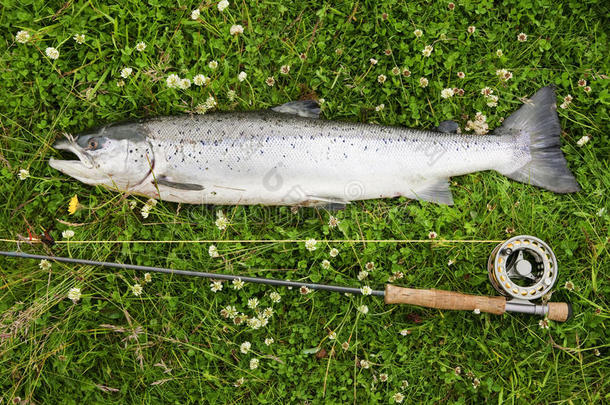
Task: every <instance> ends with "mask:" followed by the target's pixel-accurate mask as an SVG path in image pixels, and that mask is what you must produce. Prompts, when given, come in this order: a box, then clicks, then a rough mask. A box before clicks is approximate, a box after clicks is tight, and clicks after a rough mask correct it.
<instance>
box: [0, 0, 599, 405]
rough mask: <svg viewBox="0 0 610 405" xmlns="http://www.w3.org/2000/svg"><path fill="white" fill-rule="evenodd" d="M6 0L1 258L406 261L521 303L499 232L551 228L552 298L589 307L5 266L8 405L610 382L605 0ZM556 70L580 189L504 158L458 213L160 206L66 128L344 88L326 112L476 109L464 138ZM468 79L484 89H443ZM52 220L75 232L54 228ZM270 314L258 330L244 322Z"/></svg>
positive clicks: (404, 117) (237, 266)
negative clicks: (101, 168)
mask: <svg viewBox="0 0 610 405" xmlns="http://www.w3.org/2000/svg"><path fill="white" fill-rule="evenodd" d="M2 3H3V4H2V7H1V8H0V76H1V78H2V80H1V83H2V84H1V91H0V130H1V134H2V135H1V138H0V180H1V181H0V207H1V208H0V212H1V214H0V239H1V241H0V249H1V250H16V249H20V250H22V251H25V252H29V253H40V254H50V253H52V254H54V255H58V256H71V257H78V258H87V259H94V260H106V261H117V262H128V263H134V264H142V265H153V266H165V267H172V268H176V269H189V270H200V271H211V272H226V273H231V274H238V275H243V276H247V275H249V276H265V277H276V278H283V279H291V280H301V281H303V282H320V283H333V284H339V285H347V286H356V287H361V286H364V285H369V286H371V287H373V288H374V289H381V288H383V285H384V284H385V283H387V281H388V278H389V277H390V276H392V275H394V274H395V273H398V272H401V273H402V274H403V277H402V278H398V279H397V280H396V281H395V283H396V284H397V285H401V286H409V287H416V288H437V289H446V290H452V291H460V292H464V293H472V294H482V295H496V294H497V293H496V292H495V290H494V289H493V287H492V286H491V285H490V283H489V282H488V279H487V271H486V264H487V257H488V256H489V254H490V252H491V250H492V249H493V248H494V246H495V245H496V244H497V242H498V241H502V240H505V239H507V238H509V237H511V236H514V235H519V234H529V235H535V236H537V237H539V238H541V239H542V240H544V241H546V242H547V243H548V244H549V245H550V246H551V247H552V248H553V250H554V251H555V254H556V255H557V259H558V261H559V277H558V281H557V284H556V285H555V288H554V289H553V295H552V300H553V301H565V300H569V301H571V302H572V303H573V305H574V312H575V315H574V318H573V319H572V320H570V321H568V322H566V323H557V322H549V324H548V328H544V327H541V324H540V323H539V321H540V318H537V317H533V316H526V315H509V314H506V315H502V316H496V315H489V314H474V313H472V312H452V311H439V310H433V309H423V308H417V307H412V306H386V305H384V304H383V300H381V299H379V298H376V297H372V296H365V297H363V296H356V295H354V296H346V295H343V294H332V293H328V292H324V291H318V292H311V293H309V294H301V293H300V292H299V291H298V289H296V288H295V289H293V290H288V289H281V288H273V287H265V286H261V285H252V284H246V285H245V286H244V287H243V288H241V289H235V288H233V287H234V286H233V285H232V284H230V283H224V284H223V288H222V290H220V291H213V289H214V290H215V289H217V288H211V286H210V281H209V280H205V279H197V278H185V277H180V276H175V275H162V274H152V277H150V279H148V277H146V278H145V277H144V274H143V273H139V272H135V271H127V270H125V271H117V270H112V269H105V268H99V267H92V266H78V265H67V264H59V263H53V264H51V266H50V267H49V266H46V265H45V264H44V263H43V264H40V262H37V261H27V260H15V259H6V258H0V276H1V279H0V311H1V315H0V319H1V320H0V388H1V391H0V392H1V394H0V403H2V404H5V403H6V404H8V403H15V404H17V403H23V404H26V403H27V404H29V403H41V404H42V403H45V404H46V403H65V404H72V403H74V404H76V403H176V404H178V403H180V404H181V403H377V402H379V403H394V402H400V401H403V402H404V403H413V402H422V403H433V402H434V403H444V402H450V403H481V402H483V401H487V402H494V403H502V402H506V403H551V402H553V403H555V402H570V403H583V402H584V403H596V402H597V403H602V402H606V403H607V402H608V401H609V400H610V379H609V378H608V377H609V374H610V373H609V371H610V361H609V356H608V354H609V347H610V344H609V343H608V342H609V341H610V340H609V335H610V334H609V333H608V327H609V326H610V325H609V324H608V318H609V316H610V315H609V313H610V299H609V294H610V286H609V285H608V279H609V278H608V273H607V271H608V265H609V260H608V242H609V240H610V239H609V222H610V212H609V208H610V198H609V197H608V195H609V190H610V170H609V164H608V156H609V155H610V140H609V137H608V134H609V133H610V119H609V118H610V117H609V115H608V106H609V105H610V86H609V80H608V75H609V74H610V72H609V71H608V70H609V67H610V62H609V55H610V52H609V47H608V43H609V40H610V39H609V38H608V26H609V24H610V20H609V18H608V13H609V10H608V7H607V5H604V2H603V1H587V0H581V1H574V0H569V1H565V2H554V1H541V0H536V1H533V2H530V1H525V0H515V1H506V2H502V3H501V2H491V1H488V0H485V1H476V2H475V1H464V2H457V1H456V2H455V4H454V5H453V6H452V4H453V3H449V2H444V1H443V2H432V1H417V2H402V1H350V2H326V4H324V5H323V4H321V3H322V2H314V1H295V2H282V1H233V0H231V1H230V2H229V4H228V6H227V7H226V8H224V9H223V5H224V2H221V3H218V2H216V1H208V0H204V1H202V2H196V1H177V2H173V1H166V0H150V1H148V2H146V3H145V2H127V1H121V2H119V3H120V4H114V2H102V1H99V0H90V1H82V0H76V1H50V2H48V1H42V0H3V1H2ZM106 3H112V4H113V5H108V4H106ZM219 6H220V7H219ZM197 9H198V10H199V12H194V10H197ZM221 9H222V10H221ZM237 25H239V26H241V27H242V28H243V32H240V30H239V28H235V27H233V26H237ZM232 27H233V28H232ZM469 27H472V28H469ZM417 30H420V31H421V32H420V31H417ZM20 31H25V32H20ZM521 33H523V34H525V36H523V35H521V36H519V34H521ZM427 45H430V46H432V48H433V49H432V50H431V51H430V52H429V56H426V55H425V53H428V52H422V50H425V47H426V46H427ZM49 48H51V49H49ZM286 66H289V68H287V67H286ZM282 67H283V68H282ZM125 68H129V69H131V70H129V69H127V70H126V69H125ZM501 69H506V72H502V74H503V78H499V77H498V75H497V73H498V72H497V71H498V70H501ZM240 72H245V75H244V74H241V75H240ZM458 72H463V75H462V74H460V75H458ZM507 73H510V74H512V77H510V78H508V79H506V77H509V76H510V75H508V76H506V74H507ZM174 74H175V75H178V77H179V78H180V81H179V82H172V79H170V82H169V84H170V85H172V84H174V83H177V84H180V85H181V86H178V87H172V86H168V78H171V77H175V76H171V75H174ZM197 75H204V76H205V77H206V78H209V80H203V79H202V78H201V77H199V78H198V79H195V77H196V76H197ZM380 75H383V76H384V77H385V81H384V80H383V79H380ZM244 76H245V77H244ZM270 77H273V81H271V80H270V79H269V78H270ZM421 78H426V80H427V86H425V87H424V86H422V80H421ZM182 79H189V80H190V83H187V82H186V81H184V80H182ZM270 84H273V85H270ZM545 85H554V86H555V87H556V92H557V105H558V106H560V105H562V106H561V107H558V113H559V116H560V121H561V125H562V128H563V132H562V143H563V147H562V150H563V152H564V154H565V156H566V159H567V161H568V166H569V167H570V169H571V170H572V171H573V173H574V174H575V176H576V178H577V180H578V182H579V184H580V185H581V187H582V191H581V192H579V193H575V194H567V195H558V194H553V193H551V192H548V191H544V190H541V189H539V188H536V187H533V186H529V185H525V184H521V183H518V182H515V181H512V180H509V179H507V178H505V177H503V176H501V175H499V174H497V173H492V172H479V173H475V174H471V175H467V176H461V177H456V178H453V179H452V185H451V189H452V192H453V196H454V200H455V205H454V206H443V205H437V204H433V203H426V202H421V201H413V200H408V199H405V198H397V199H386V200H371V201H366V202H356V203H353V204H350V205H348V206H347V208H346V209H345V210H343V211H338V212H328V211H326V210H322V209H313V208H301V209H298V210H291V208H290V207H262V206H222V207H213V206H192V205H179V204H175V203H168V202H163V201H159V202H158V203H157V204H156V205H152V204H150V203H147V198H145V197H139V196H131V195H121V194H119V193H116V192H112V191H109V190H106V189H104V188H101V187H89V186H86V185H84V184H82V183H80V182H78V181H76V180H74V179H71V178H69V177H67V176H65V175H63V174H61V173H59V172H58V171H56V170H53V169H52V168H50V167H49V165H48V160H49V158H50V157H59V153H58V152H57V151H56V150H54V149H53V148H52V144H53V142H54V141H55V140H56V139H60V138H62V133H63V132H68V133H72V134H77V133H79V132H81V131H84V130H87V129H89V128H92V127H96V126H99V125H103V124H107V123H112V122H117V121H124V120H132V119H137V118H144V117H153V116H161V115H172V114H188V113H202V112H205V110H208V111H207V112H206V113H207V114H211V113H214V111H210V110H213V109H216V110H221V111H229V110H254V109H265V108H269V107H272V106H276V105H279V104H282V103H285V102H288V101H291V100H298V99H305V98H307V99H317V100H319V101H320V102H322V115H323V117H324V119H334V120H347V121H354V122H371V123H378V124H383V125H400V126H406V127H412V128H433V127H435V126H436V125H438V124H439V122H441V121H443V120H448V119H453V120H456V121H457V122H458V123H459V125H460V127H461V128H462V129H463V130H464V129H465V125H466V122H467V121H468V120H469V119H472V118H473V117H474V116H475V114H476V113H477V112H481V113H482V114H484V115H485V116H486V117H487V122H488V123H489V127H490V129H493V128H495V127H497V126H499V125H500V122H501V121H502V119H503V118H506V117H508V116H509V115H510V114H511V113H512V112H514V111H515V110H516V109H517V108H518V107H519V106H520V105H521V104H522V98H523V97H527V96H531V95H532V94H533V93H534V92H535V91H536V90H538V89H539V88H541V87H543V86H545ZM485 87H489V89H490V90H492V91H493V93H492V95H494V96H497V100H494V99H493V98H490V97H486V96H484V95H483V94H481V91H482V89H483V88H485ZM446 88H457V89H462V90H463V92H459V93H458V94H455V95H454V96H452V97H447V98H444V97H442V96H441V93H442V90H443V89H446ZM443 94H444V95H447V94H446V92H445V93H443ZM568 96H570V97H568ZM209 97H214V100H215V101H216V103H217V106H216V107H214V106H213V105H211V104H210V103H208V104H206V102H207V100H208V99H209ZM496 103H497V105H496V106H493V104H496ZM210 107H212V108H210ZM481 136H491V135H481ZM362 164H364V165H366V164H367V162H366V161H363V162H362ZM371 170H374V168H371ZM74 196H77V198H78V200H79V204H78V205H75V204H74V203H73V204H72V208H76V212H74V213H71V211H73V210H71V209H70V200H71V199H73V197H74ZM220 212H222V214H221V215H224V217H225V218H226V220H224V221H220V222H221V223H218V225H221V226H220V227H219V226H217V219H218V215H219V213H220ZM331 215H332V216H334V217H336V218H337V219H338V220H339V225H338V226H337V227H330V226H329V220H330V217H331ZM222 222H225V223H226V225H227V226H226V227H225V226H222V225H225V224H223V223H222ZM65 231H72V232H73V236H71V237H70V232H67V233H66V232H65ZM45 232H47V234H48V235H49V236H50V237H52V238H54V239H55V240H56V241H57V243H56V244H55V245H54V246H52V247H50V246H47V245H45V244H42V243H29V238H30V236H33V237H34V238H36V237H39V236H40V235H44V233H45ZM431 232H434V233H436V238H434V239H430V238H429V237H430V236H433V235H430V233H431ZM311 238H313V239H315V240H316V241H317V243H316V245H315V250H311V249H307V247H306V244H305V241H306V240H307V239H311ZM379 240H386V241H385V242H379ZM211 245H214V246H215V247H216V252H217V253H218V254H215V251H214V248H212V250H211V251H210V246H211ZM309 247H310V248H311V246H309ZM331 249H337V250H338V254H337V255H336V256H334V257H333V256H331V254H330V253H331ZM210 253H212V254H210ZM325 260H328V261H329V263H327V262H325ZM365 269H368V276H367V277H366V278H364V279H363V280H359V278H358V275H359V273H360V272H361V271H363V270H365ZM360 278H362V274H361V277H360ZM135 285H139V286H141V288H142V291H139V289H138V288H137V287H135V288H134V286H135ZM74 288H77V289H79V290H80V294H79V293H77V292H76V291H75V290H73V289H74ZM274 292H275V293H279V296H280V300H279V302H277V301H278V298H277V295H276V294H273V293H274ZM79 295H80V297H79ZM69 296H70V297H71V298H74V300H71V299H70V298H69ZM76 298H79V299H76ZM253 299H256V300H258V306H256V307H255V308H253V307H254V301H253ZM362 306H366V308H367V309H368V312H367V311H361V310H359V308H360V309H363V307H362ZM228 307H231V308H228ZM233 307H234V309H233ZM267 308H272V311H271V310H267V315H268V316H267V317H266V318H265V319H266V322H265V323H266V325H264V326H261V327H258V328H255V327H256V326H260V325H254V326H255V327H252V324H248V323H247V322H241V323H240V322H239V321H240V320H242V319H243V318H244V317H243V315H240V316H238V317H237V321H236V320H235V319H233V320H232V319H231V317H226V315H227V311H228V312H232V311H233V310H235V311H237V312H239V313H240V314H244V315H247V316H250V317H253V316H255V315H256V314H257V311H259V312H261V313H262V312H263V311H264V310H266V309H267ZM364 312H366V313H364ZM542 325H543V326H544V323H542ZM246 342H249V343H250V345H249V347H248V344H245V343H246Z"/></svg>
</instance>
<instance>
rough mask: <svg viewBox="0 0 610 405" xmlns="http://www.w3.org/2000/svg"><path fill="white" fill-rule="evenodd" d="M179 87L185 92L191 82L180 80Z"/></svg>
mask: <svg viewBox="0 0 610 405" xmlns="http://www.w3.org/2000/svg"><path fill="white" fill-rule="evenodd" d="M179 86H180V88H181V89H182V90H186V89H188V88H189V87H191V81H190V80H189V79H181V80H180V85H179Z"/></svg>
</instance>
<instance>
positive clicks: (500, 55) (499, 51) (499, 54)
mask: <svg viewBox="0 0 610 405" xmlns="http://www.w3.org/2000/svg"><path fill="white" fill-rule="evenodd" d="M502 55H504V53H503V52H502V49H498V50H497V51H496V56H497V57H498V58H501V57H502Z"/></svg>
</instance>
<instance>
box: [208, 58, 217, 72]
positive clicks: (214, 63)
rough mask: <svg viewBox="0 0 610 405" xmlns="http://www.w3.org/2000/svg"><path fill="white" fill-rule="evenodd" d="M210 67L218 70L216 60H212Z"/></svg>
mask: <svg viewBox="0 0 610 405" xmlns="http://www.w3.org/2000/svg"><path fill="white" fill-rule="evenodd" d="M208 67H209V68H210V69H212V70H215V69H216V68H218V62H216V61H215V60H211V61H210V62H209V63H208Z"/></svg>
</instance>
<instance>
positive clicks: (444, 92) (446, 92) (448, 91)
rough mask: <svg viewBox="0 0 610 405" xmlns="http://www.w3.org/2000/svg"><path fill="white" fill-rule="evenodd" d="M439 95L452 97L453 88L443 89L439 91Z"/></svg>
mask: <svg viewBox="0 0 610 405" xmlns="http://www.w3.org/2000/svg"><path fill="white" fill-rule="evenodd" d="M441 97H442V98H449V97H453V89H443V90H442V91H441Z"/></svg>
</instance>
